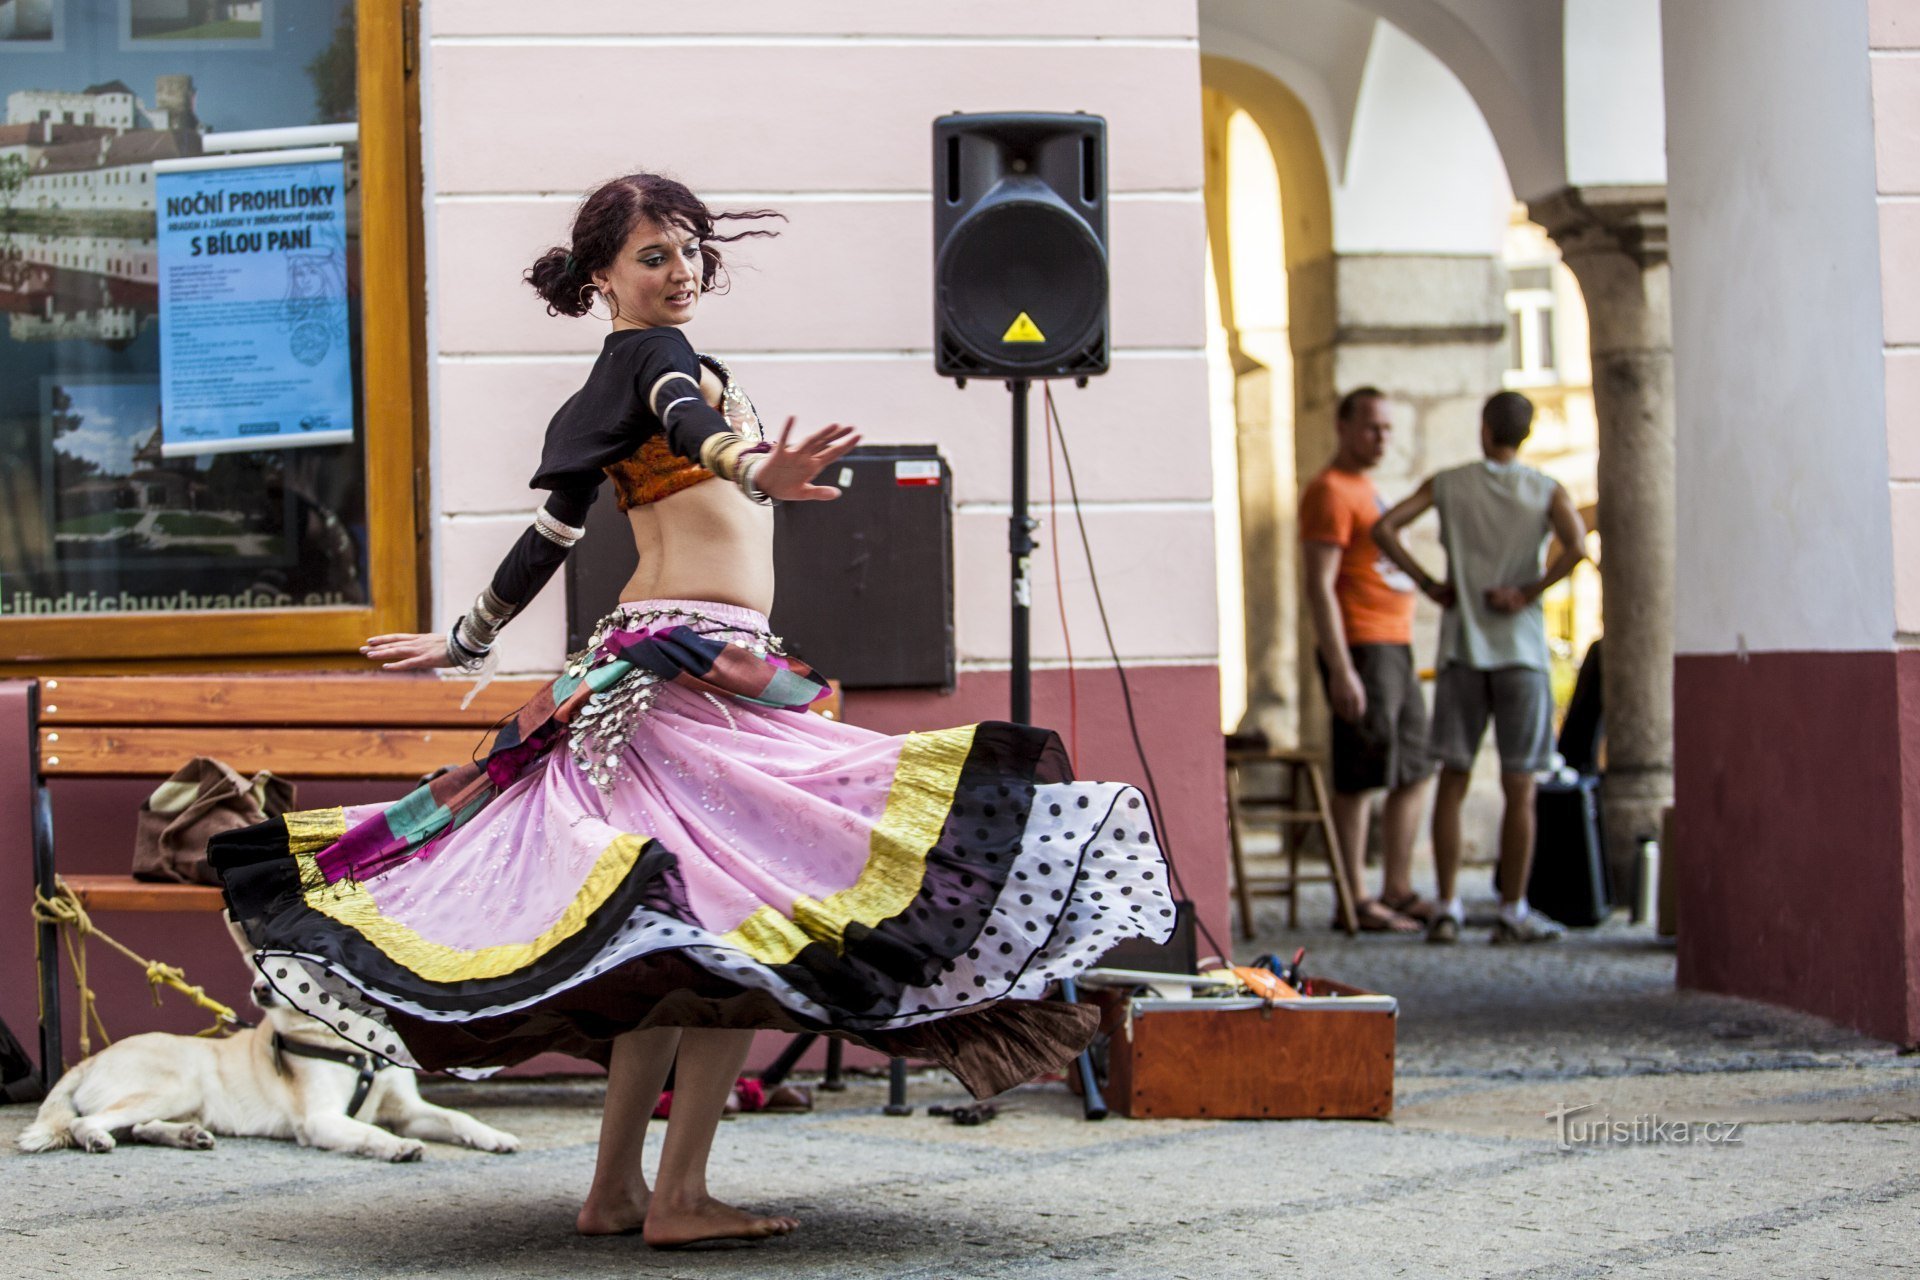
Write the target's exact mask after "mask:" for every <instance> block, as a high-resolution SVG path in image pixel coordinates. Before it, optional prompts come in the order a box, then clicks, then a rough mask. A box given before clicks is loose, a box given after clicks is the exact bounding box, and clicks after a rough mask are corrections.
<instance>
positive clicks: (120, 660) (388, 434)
mask: <svg viewBox="0 0 1920 1280" xmlns="http://www.w3.org/2000/svg"><path fill="white" fill-rule="evenodd" d="M417 13H418V0H403V2H402V3H400V4H395V3H393V0H355V13H354V20H355V24H356V32H357V39H358V46H359V47H358V50H357V75H358V78H359V79H358V96H359V129H360V227H361V234H360V254H361V262H360V268H361V269H360V316H361V337H360V358H361V387H360V394H361V422H362V423H363V424H364V430H363V432H362V442H363V446H364V448H365V451H366V459H365V462H366V499H367V538H368V544H369V545H368V549H367V551H368V588H369V595H370V602H369V603H368V604H366V605H358V606H352V607H346V608H325V609H234V610H223V611H220V612H196V613H132V614H122V613H90V614H83V615H67V616H62V617H31V618H4V619H0V677H5V676H7V675H9V674H18V675H39V674H56V673H72V672H82V671H96V672H134V671H160V670H171V671H191V670H212V669H217V670H223V671H235V670H254V669H271V668H282V667H302V668H311V667H336V666H358V667H365V665H366V661H365V659H363V658H361V657H359V655H358V650H359V647H360V645H361V644H362V643H363V642H364V641H365V640H366V638H367V637H368V636H371V635H379V634H382V633H385V632H393V631H412V630H415V629H416V627H417V625H418V621H419V619H420V618H421V617H423V616H425V613H426V602H425V598H424V597H425V590H426V573H425V565H424V553H425V547H424V545H423V542H422V539H421V530H420V528H419V524H418V521H417V518H416V501H417V499H419V498H420V497H422V496H423V495H424V494H425V492H426V459H427V443H426V369H425V365H424V362H423V353H424V351H425V343H424V328H425V325H424V320H425V305H424V302H425V269H424V254H423V240H424V234H423V230H422V224H421V171H420V102H419V85H418V79H417V75H416V69H417V67H418V64H419V58H418V54H417V51H416V48H415V42H416V39H417V32H418V31H419V24H418V22H417V21H416V16H417ZM162 323H165V318H164V317H162ZM128 621H132V622H134V623H135V625H132V626H128V625H118V626H115V625H111V624H114V623H123V624H124V623H125V622H128Z"/></svg>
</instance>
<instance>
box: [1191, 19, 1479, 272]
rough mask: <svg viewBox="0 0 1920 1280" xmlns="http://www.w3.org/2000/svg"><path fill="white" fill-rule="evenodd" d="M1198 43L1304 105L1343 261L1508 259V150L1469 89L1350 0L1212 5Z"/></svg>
mask: <svg viewBox="0 0 1920 1280" xmlns="http://www.w3.org/2000/svg"><path fill="white" fill-rule="evenodd" d="M1200 40H1201V48H1202V50H1203V51H1205V52H1206V53H1209V54H1214V55H1218V56H1220V57H1226V58H1232V59H1234V60H1236V61H1239V62H1243V63H1246V64H1248V65H1250V66H1253V67H1256V68H1258V69H1259V70H1261V71H1263V72H1265V73H1266V74H1268V75H1270V76H1272V77H1273V78H1274V79H1275V80H1277V81H1279V82H1280V83H1281V84H1283V85H1285V86H1286V87H1287V88H1288V89H1289V90H1291V91H1292V92H1293V94H1294V95H1295V96H1296V97H1298V98H1299V99H1300V101H1301V103H1302V105H1304V106H1305V107H1306V109H1307V113H1308V115H1309V116H1310V117H1311V118H1312V120H1313V125H1314V128H1315V130H1316V131H1317V133H1318V135H1319V137H1318V142H1319V145H1320V150H1321V156H1322V159H1323V161H1324V162H1325V164H1326V168H1327V176H1328V188H1329V190H1330V193H1331V196H1332V201H1333V237H1334V249H1335V250H1336V251H1337V252H1339V253H1350V254H1378V253H1412V254H1475V255H1489V254H1497V253H1498V252H1499V251H1500V245H1501V239H1502V236H1503V235H1504V233H1505V231H1506V225H1507V210H1508V205H1509V201H1510V199H1511V196H1510V192H1509V187H1508V184H1507V175H1506V172H1505V170H1504V168H1503V166H1502V164H1501V156H1500V151H1499V148H1498V147H1497V146H1496V144H1495V141H1494V138H1493V135H1492V134H1491V133H1490V132H1489V130H1488V127H1487V122H1486V120H1485V119H1484V118H1483V116H1482V115H1481V113H1480V110H1479V108H1478V107H1477V106H1476V105H1475V103H1474V100H1473V98H1472V97H1471V96H1470V95H1469V94H1468V93H1467V91H1466V89H1465V88H1464V87H1462V85H1461V84H1460V81H1459V80H1458V79H1457V78H1456V77H1455V76H1454V74H1453V73H1452V72H1451V71H1449V70H1448V69H1447V67H1446V66H1444V65H1443V64H1442V63H1441V62H1440V61H1439V60H1438V59H1437V58H1435V57H1434V56H1433V55H1432V54H1431V53H1429V52H1428V51H1427V50H1426V49H1425V48H1423V47H1422V46H1421V45H1420V44H1419V43H1417V42H1416V41H1414V40H1413V39H1411V38H1410V37H1409V36H1408V35H1407V34H1406V33H1405V32H1403V31H1401V30H1399V29H1398V28H1397V27H1395V26H1394V25H1393V24H1391V23H1388V22H1383V21H1381V20H1380V19H1379V18H1377V17H1376V16H1374V15H1373V14H1371V13H1368V12H1366V11H1365V10H1364V9H1363V8H1361V7H1359V6H1357V5H1355V4H1350V3H1347V2H1346V0H1206V3H1204V4H1203V6H1202V9H1201V33H1200ZM1276 41H1280V42H1282V43H1276ZM1279 141H1283V142H1284V141H1285V140H1279Z"/></svg>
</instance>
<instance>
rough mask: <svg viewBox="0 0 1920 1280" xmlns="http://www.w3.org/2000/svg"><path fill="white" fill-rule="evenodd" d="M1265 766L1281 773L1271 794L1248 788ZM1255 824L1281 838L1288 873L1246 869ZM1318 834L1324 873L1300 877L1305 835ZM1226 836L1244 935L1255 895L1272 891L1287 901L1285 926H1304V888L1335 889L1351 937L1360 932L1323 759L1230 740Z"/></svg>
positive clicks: (1249, 927)
mask: <svg viewBox="0 0 1920 1280" xmlns="http://www.w3.org/2000/svg"><path fill="white" fill-rule="evenodd" d="M1262 766H1272V767H1274V768H1276V769H1277V770H1278V771H1279V774H1280V778H1279V782H1280V785H1279V787H1278V788H1277V789H1275V790H1274V791H1272V792H1270V793H1269V792H1264V791H1261V790H1260V789H1259V788H1258V787H1257V785H1256V786H1250V785H1249V777H1248V774H1249V773H1257V772H1258V771H1259V770H1260V769H1261V767H1262ZM1255 826H1272V827H1273V828H1274V829H1275V830H1276V831H1278V833H1279V836H1280V855H1281V857H1283V858H1284V859H1285V860H1286V870H1285V871H1282V872H1270V873H1264V874H1260V875H1257V876H1256V875H1252V874H1249V873H1248V871H1247V854H1246V833H1247V831H1248V830H1249V829H1251V828H1252V827H1255ZM1315 830H1318V831H1319V832H1320V839H1321V842H1322V843H1323V844H1324V845H1325V846H1326V857H1327V869H1326V871H1325V872H1324V873H1316V872H1310V873H1308V874H1304V875H1303V874H1301V871H1300V852H1301V846H1302V845H1303V844H1305V843H1306V839H1307V837H1308V836H1309V835H1310V834H1312V833H1313V832H1314V831H1315ZM1227 832H1228V836H1229V839H1230V841H1231V844H1232V848H1233V880H1234V888H1235V892H1236V893H1237V894H1238V895H1239V899H1240V936H1241V937H1243V938H1251V937H1253V895H1254V892H1255V890H1256V889H1257V890H1258V891H1259V892H1261V893H1271V894H1275V895H1278V896H1280V897H1283V898H1285V899H1286V900H1287V927H1288V928H1289V929H1297V928H1299V927H1300V886H1301V885H1303V884H1325V883H1331V884H1332V885H1333V893H1334V898H1335V899H1336V901H1337V902H1338V903H1339V911H1340V923H1341V924H1342V925H1343V926H1344V927H1345V928H1346V931H1347V936H1349V937H1352V936H1353V935H1354V934H1356V933H1358V932H1359V929H1360V922H1359V920H1358V918H1357V917H1356V916H1355V915H1354V908H1353V890H1352V887H1351V886H1350V885H1348V884H1347V878H1346V876H1345V875H1343V874H1342V873H1341V871H1340V838H1339V836H1338V835H1336V834H1335V832H1334V829H1333V809H1332V806H1331V804H1330V803H1329V801H1328V796H1327V781H1326V778H1325V777H1324V776H1323V775H1322V774H1321V772H1320V762H1319V760H1318V759H1317V758H1316V757H1315V756H1314V755H1313V754H1312V753H1310V752H1306V751H1296V750H1292V749H1289V748H1286V747H1268V746H1264V745H1255V744H1251V743H1247V744H1243V743H1239V742H1232V741H1230V742H1229V744H1228V746H1227Z"/></svg>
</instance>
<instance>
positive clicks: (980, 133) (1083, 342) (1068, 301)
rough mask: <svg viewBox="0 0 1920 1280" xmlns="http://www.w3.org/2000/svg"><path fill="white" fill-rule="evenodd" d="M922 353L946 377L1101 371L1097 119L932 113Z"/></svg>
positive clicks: (1101, 203) (1102, 204) (1103, 274)
mask: <svg viewBox="0 0 1920 1280" xmlns="http://www.w3.org/2000/svg"><path fill="white" fill-rule="evenodd" d="M933 193H934V198H933V244H934V258H933V364H934V369H935V371H936V372H938V373H939V374H941V375H942V376H943V377H949V378H959V379H963V380H964V379H966V378H1085V377H1088V376H1090V375H1092V374H1097V373H1105V372H1106V371H1107V363H1108V355H1107V122H1106V121H1105V120H1104V119H1102V118H1101V117H1099V116H1091V115H1085V114H1080V113H1075V114H1071V115H1068V114H1060V113H1054V112H1038V111H1030V112H999V113H992V114H983V115H959V114H956V115H950V116H942V117H940V118H939V119H937V120H935V121H934V122H933Z"/></svg>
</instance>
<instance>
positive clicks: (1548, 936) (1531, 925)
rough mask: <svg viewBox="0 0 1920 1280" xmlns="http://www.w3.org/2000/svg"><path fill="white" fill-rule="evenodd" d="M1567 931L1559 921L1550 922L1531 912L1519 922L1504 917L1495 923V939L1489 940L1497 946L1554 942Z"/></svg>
mask: <svg viewBox="0 0 1920 1280" xmlns="http://www.w3.org/2000/svg"><path fill="white" fill-rule="evenodd" d="M1566 931H1567V929H1566V926H1565V925H1563V924H1561V923H1560V922H1559V921H1558V920H1549V919H1547V917H1545V916H1543V915H1541V914H1540V913H1539V912H1538V911H1529V912H1527V914H1526V915H1524V916H1522V917H1520V919H1518V920H1509V919H1507V918H1506V917H1505V916H1504V915H1503V916H1501V917H1500V918H1499V919H1497V920H1495V921H1494V922H1493V937H1492V938H1491V939H1489V941H1491V942H1492V943H1493V944H1494V945H1495V946H1499V945H1501V944H1502V943H1508V942H1553V941H1556V940H1557V939H1559V937H1560V936H1561V935H1562V934H1564V933H1565V932H1566Z"/></svg>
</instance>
